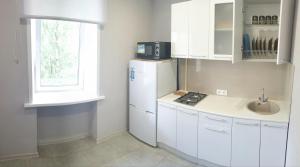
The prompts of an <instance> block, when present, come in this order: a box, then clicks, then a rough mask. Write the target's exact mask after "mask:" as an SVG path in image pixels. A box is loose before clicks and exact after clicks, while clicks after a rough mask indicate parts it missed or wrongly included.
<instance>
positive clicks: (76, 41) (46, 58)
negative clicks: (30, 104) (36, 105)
mask: <svg viewBox="0 0 300 167" xmlns="http://www.w3.org/2000/svg"><path fill="white" fill-rule="evenodd" d="M80 27H81V26H80V23H78V22H69V21H58V20H39V21H38V22H37V38H38V37H39V38H40V39H39V41H40V43H39V45H40V47H39V48H40V50H39V52H38V55H39V56H38V61H39V63H38V64H37V67H36V68H38V69H37V77H38V78H39V84H40V87H57V86H78V85H79V79H80V78H79V73H80Z"/></svg>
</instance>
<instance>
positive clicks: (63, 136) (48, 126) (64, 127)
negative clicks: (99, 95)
mask: <svg viewBox="0 0 300 167" xmlns="http://www.w3.org/2000/svg"><path fill="white" fill-rule="evenodd" d="M95 112H96V103H95V102H93V103H86V104H79V105H71V106H63V107H46V108H40V109H38V111H37V115H38V143H39V144H42V145H43V144H51V143H59V142H61V141H68V140H76V139H80V138H84V137H87V136H91V135H92V130H93V124H92V123H93V116H94V115H95Z"/></svg>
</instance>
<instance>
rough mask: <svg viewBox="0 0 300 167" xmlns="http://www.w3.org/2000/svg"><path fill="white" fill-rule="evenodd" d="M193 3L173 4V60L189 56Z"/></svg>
mask: <svg viewBox="0 0 300 167" xmlns="http://www.w3.org/2000/svg"><path fill="white" fill-rule="evenodd" d="M190 6H191V2H190V1H188V2H181V3H176V4H173V5H172V7H171V9H172V13H171V16H172V17H171V43H172V46H171V48H172V57H173V58H188V55H189V10H190Z"/></svg>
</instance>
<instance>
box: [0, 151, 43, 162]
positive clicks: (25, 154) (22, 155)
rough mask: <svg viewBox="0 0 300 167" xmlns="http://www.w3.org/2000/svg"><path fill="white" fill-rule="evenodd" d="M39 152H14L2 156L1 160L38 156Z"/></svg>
mask: <svg viewBox="0 0 300 167" xmlns="http://www.w3.org/2000/svg"><path fill="white" fill-rule="evenodd" d="M38 157H39V153H38V152H36V153H24V154H13V155H6V156H0V161H8V160H15V159H27V158H38Z"/></svg>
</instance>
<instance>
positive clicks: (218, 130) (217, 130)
mask: <svg viewBox="0 0 300 167" xmlns="http://www.w3.org/2000/svg"><path fill="white" fill-rule="evenodd" d="M205 129H206V130H209V131H213V132H217V133H224V134H227V132H226V130H224V129H212V128H209V127H206V128H205Z"/></svg>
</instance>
